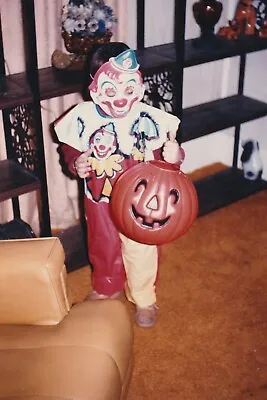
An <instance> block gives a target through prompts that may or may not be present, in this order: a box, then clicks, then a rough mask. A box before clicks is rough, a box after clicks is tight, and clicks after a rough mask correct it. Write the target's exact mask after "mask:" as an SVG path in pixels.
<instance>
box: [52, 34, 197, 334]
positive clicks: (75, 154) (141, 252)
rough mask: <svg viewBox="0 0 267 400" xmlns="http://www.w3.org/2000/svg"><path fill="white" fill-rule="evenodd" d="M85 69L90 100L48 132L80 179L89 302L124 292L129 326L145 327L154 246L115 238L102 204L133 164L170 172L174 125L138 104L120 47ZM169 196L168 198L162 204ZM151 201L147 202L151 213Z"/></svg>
mask: <svg viewBox="0 0 267 400" xmlns="http://www.w3.org/2000/svg"><path fill="white" fill-rule="evenodd" d="M88 64H89V65H88V71H87V72H86V74H87V76H88V80H89V85H87V86H88V91H89V93H90V98H91V100H90V101H85V102H82V103H80V104H78V105H76V106H75V107H74V108H72V109H71V110H70V111H69V112H68V113H66V114H65V115H63V116H62V118H60V119H59V120H58V121H57V122H56V123H55V131H56V134H57V136H58V138H59V141H60V142H61V151H62V153H63V157H64V160H65V162H66V164H67V166H68V169H69V171H70V172H71V173H72V175H73V176H76V177H79V178H82V179H83V180H84V195H85V196H84V210H85V217H86V222H87V231H88V254H89V259H90V261H91V263H92V266H93V272H92V286H93V292H92V293H91V294H90V295H89V298H90V299H91V300H97V299H99V300H104V299H110V298H115V297H118V296H120V293H121V291H123V290H124V289H125V291H126V295H127V298H128V299H129V300H130V301H132V302H133V303H135V304H136V322H137V324H138V325H139V326H141V327H150V326H153V325H154V324H155V322H156V311H157V305H156V292H155V282H156V280H157V275H158V248H157V246H156V245H148V244H144V243H139V242H136V241H134V240H131V239H129V238H128V237H126V236H125V235H123V234H122V233H121V232H119V230H118V229H117V227H116V226H115V224H114V221H113V219H112V217H111V209H110V208H111V206H110V201H111V197H112V192H113V186H114V187H115V185H116V182H117V180H118V179H119V177H120V176H123V175H122V174H124V173H125V171H126V172H128V170H129V171H130V170H131V168H134V167H135V166H136V165H140V163H144V162H145V161H150V160H154V159H155V160H164V161H166V162H168V163H171V164H174V165H176V166H177V167H178V166H179V165H180V164H181V163H182V161H183V158H184V151H183V149H182V148H181V147H180V146H179V144H178V142H177V141H176V133H177V130H178V126H179V123H180V121H179V119H178V118H177V117H176V116H175V115H171V114H170V113H167V112H165V111H163V110H160V109H157V108H155V107H152V106H149V105H147V104H145V103H143V102H142V101H141V100H142V99H143V95H144V90H145V88H144V84H143V79H142V75H141V73H140V71H139V64H138V63H137V59H136V56H135V52H134V51H133V50H131V49H129V47H128V46H126V45H125V44H123V43H118V42H111V43H106V44H103V45H101V46H98V47H97V48H96V49H94V50H93V51H92V54H91V56H90V62H89V63H88ZM144 165H145V163H144ZM139 183H140V184H139V188H137V190H136V192H135V195H138V194H139V195H141V193H142V191H143V190H144V187H145V186H146V183H145V182H144V181H143V182H139ZM131 189H132V190H133V188H131ZM121 195H122V196H123V193H121ZM176 195H177V193H173V194H172V193H171V194H170V198H169V201H170V203H172V204H173V203H174V202H175V201H176V198H177V196H176ZM188 201H189V200H188ZM155 202H156V199H155V198H154V199H153V201H152V203H151V207H152V206H155ZM189 214H191V213H189ZM192 215H193V216H195V214H194V213H192ZM187 217H188V214H186V218H187ZM186 227H187V225H186Z"/></svg>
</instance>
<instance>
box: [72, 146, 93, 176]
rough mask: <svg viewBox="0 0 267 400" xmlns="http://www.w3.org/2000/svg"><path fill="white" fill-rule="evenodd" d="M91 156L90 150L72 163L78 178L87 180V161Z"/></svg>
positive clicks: (88, 167)
mask: <svg viewBox="0 0 267 400" xmlns="http://www.w3.org/2000/svg"><path fill="white" fill-rule="evenodd" d="M91 154H92V150H91V149H89V150H87V151H85V152H84V153H82V154H81V155H80V156H79V157H78V158H76V160H75V162H74V168H75V170H76V172H77V175H78V176H79V177H80V178H87V177H88V176H89V173H90V169H91V168H90V164H89V161H88V157H89V156H90V155H91Z"/></svg>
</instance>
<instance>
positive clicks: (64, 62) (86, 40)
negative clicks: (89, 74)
mask: <svg viewBox="0 0 267 400" xmlns="http://www.w3.org/2000/svg"><path fill="white" fill-rule="evenodd" d="M116 23H117V18H116V16H115V14H114V12H113V9H112V8H111V7H109V6H107V5H106V4H105V2H104V0H69V1H68V3H67V4H65V5H64V6H63V8H62V15H61V35H62V38H63V40H64V44H65V47H66V50H67V51H68V53H67V54H66V53H63V52H61V51H60V50H55V51H54V53H53V54H52V65H53V66H55V67H56V68H58V69H70V70H73V69H81V68H83V66H84V63H85V60H86V57H87V55H88V53H89V52H90V51H91V49H92V47H93V46H94V45H95V44H103V43H107V42H109V41H110V39H111V37H112V35H113V31H114V28H115V25H116Z"/></svg>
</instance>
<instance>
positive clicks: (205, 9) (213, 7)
mask: <svg viewBox="0 0 267 400" xmlns="http://www.w3.org/2000/svg"><path fill="white" fill-rule="evenodd" d="M222 10H223V5H222V3H221V2H220V1H218V0H199V1H198V2H196V3H194V4H193V14H194V18H195V20H196V23H197V24H198V25H199V27H200V30H201V34H200V38H201V39H203V40H204V41H210V40H211V39H213V38H214V27H215V25H216V24H217V22H218V21H219V19H220V17H221V14H222Z"/></svg>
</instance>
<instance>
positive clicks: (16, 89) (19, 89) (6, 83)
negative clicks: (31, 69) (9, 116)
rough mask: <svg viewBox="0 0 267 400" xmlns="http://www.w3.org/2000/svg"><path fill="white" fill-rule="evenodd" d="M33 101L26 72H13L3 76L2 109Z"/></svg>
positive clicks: (0, 102) (0, 96) (0, 98)
mask: <svg viewBox="0 0 267 400" xmlns="http://www.w3.org/2000/svg"><path fill="white" fill-rule="evenodd" d="M31 102H32V93H31V90H30V87H29V85H28V83H27V79H26V74H25V73H19V74H12V75H8V76H6V77H3V78H2V80H1V83H0V109H1V110H2V109H3V108H12V107H15V106H20V105H22V104H29V103H31Z"/></svg>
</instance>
